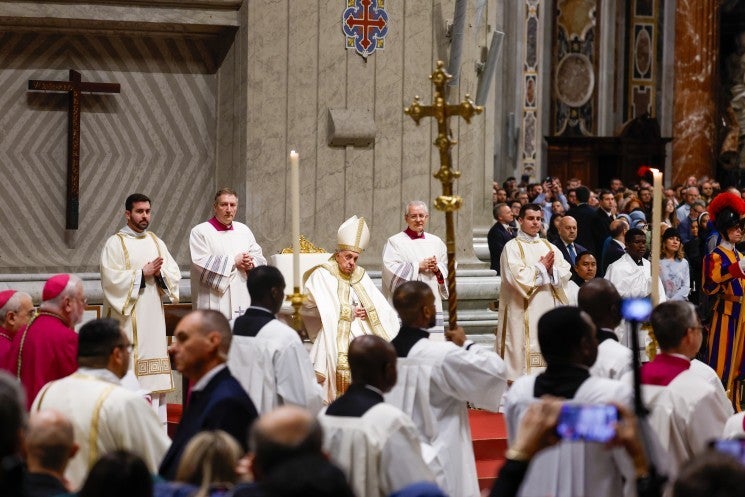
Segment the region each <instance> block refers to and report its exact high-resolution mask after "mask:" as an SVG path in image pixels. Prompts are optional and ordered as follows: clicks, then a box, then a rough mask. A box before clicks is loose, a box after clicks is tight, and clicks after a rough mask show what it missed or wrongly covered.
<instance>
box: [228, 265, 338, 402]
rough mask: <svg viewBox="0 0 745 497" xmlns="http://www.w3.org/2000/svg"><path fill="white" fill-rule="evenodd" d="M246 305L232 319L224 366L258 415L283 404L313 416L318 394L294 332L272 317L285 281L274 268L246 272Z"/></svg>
mask: <svg viewBox="0 0 745 497" xmlns="http://www.w3.org/2000/svg"><path fill="white" fill-rule="evenodd" d="M247 286H248V293H249V294H250V295H251V307H249V308H248V310H247V311H246V313H245V314H244V315H243V316H240V317H239V318H238V319H236V320H235V324H234V325H233V340H232V341H231V342H230V352H229V353H228V366H229V367H230V371H231V372H232V373H233V376H234V377H235V379H237V380H238V381H239V382H240V384H241V386H242V387H243V388H244V390H246V392H247V393H248V396H249V397H251V400H252V401H253V402H254V405H255V406H256V410H257V411H258V412H259V414H263V413H266V412H269V411H271V410H273V409H276V408H277V407H279V406H281V405H284V404H295V405H298V406H301V407H305V408H306V409H308V410H309V411H310V412H311V413H313V415H314V416H315V415H316V414H318V411H320V410H321V407H322V405H323V391H322V390H321V386H320V385H319V384H318V382H317V381H316V375H315V373H314V372H313V364H311V362H310V356H309V355H308V351H307V350H306V349H305V346H304V345H303V342H302V340H300V336H299V335H298V333H297V332H296V331H295V330H293V329H292V328H290V327H289V326H287V325H286V324H284V323H283V322H282V321H280V320H278V319H276V318H275V315H276V314H277V313H278V312H279V310H280V308H281V307H282V302H283V301H284V297H285V294H284V291H285V280H284V278H283V277H282V273H281V272H280V271H279V269H277V268H276V267H274V266H259V267H257V268H254V269H253V270H252V271H251V272H249V273H248V281H247Z"/></svg>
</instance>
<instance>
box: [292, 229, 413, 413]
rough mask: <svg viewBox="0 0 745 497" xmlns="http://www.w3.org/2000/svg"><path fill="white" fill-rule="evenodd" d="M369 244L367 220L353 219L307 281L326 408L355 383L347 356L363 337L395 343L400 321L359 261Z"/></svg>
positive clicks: (306, 311) (308, 318)
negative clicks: (350, 347)
mask: <svg viewBox="0 0 745 497" xmlns="http://www.w3.org/2000/svg"><path fill="white" fill-rule="evenodd" d="M369 241H370V229H369V228H368V227H367V223H365V219H364V218H358V217H357V216H352V217H351V218H349V219H347V220H346V221H344V223H343V224H342V225H341V227H339V231H338V233H337V242H338V248H337V250H336V252H334V254H333V255H332V256H331V258H330V259H329V261H328V262H327V263H325V264H321V265H319V266H316V267H314V268H312V269H311V270H309V271H307V272H306V273H305V275H304V280H305V290H306V293H307V294H308V299H307V300H306V301H305V303H304V304H303V318H304V321H305V325H306V327H307V328H308V334H309V335H310V336H311V337H313V336H315V337H316V338H315V341H314V343H313V348H312V349H311V351H310V357H311V361H312V362H313V368H314V369H315V372H316V376H317V378H318V381H319V383H321V384H322V385H323V390H324V402H325V403H329V402H332V401H333V400H334V399H336V398H337V397H338V396H339V395H341V394H343V393H344V392H345V391H346V389H347V387H348V386H349V384H350V382H351V375H350V371H349V362H348V361H347V350H348V348H349V342H351V341H352V340H353V339H354V338H355V337H358V336H360V335H377V336H379V337H381V338H383V339H385V340H391V339H392V338H393V337H394V336H396V333H397V332H398V327H399V326H398V315H397V314H396V311H394V310H393V308H392V307H391V306H390V304H389V303H388V301H387V300H386V299H385V297H384V296H383V294H382V293H380V290H378V289H377V287H376V286H375V284H374V283H373V282H372V280H371V279H370V277H369V276H368V275H367V272H365V270H364V269H363V268H362V267H360V266H358V265H357V258H358V257H359V255H360V253H361V252H362V251H363V250H364V249H365V247H367V244H368V242H369Z"/></svg>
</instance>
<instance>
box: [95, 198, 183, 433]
mask: <svg viewBox="0 0 745 497" xmlns="http://www.w3.org/2000/svg"><path fill="white" fill-rule="evenodd" d="M143 206H147V211H148V218H147V220H146V221H144V220H142V219H139V220H138V219H136V217H137V215H138V211H139V210H142V209H141V208H143ZM149 206H150V202H149V201H135V202H134V205H133V207H132V208H131V210H128V211H125V215H126V216H128V221H127V226H125V227H124V228H122V229H121V230H119V232H118V233H117V234H116V235H113V236H111V237H109V239H108V240H106V244H105V245H104V248H103V251H102V252H101V286H102V287H103V293H104V307H103V316H104V317H111V318H114V319H116V320H118V321H119V323H120V325H121V327H122V329H123V330H124V331H125V332H126V334H127V337H128V338H129V340H130V341H131V342H132V343H133V344H134V350H133V355H132V363H131V364H130V368H133V370H134V374H135V375H136V377H137V380H138V382H139V385H140V387H141V388H142V389H143V390H145V391H147V392H151V393H152V394H153V405H154V406H156V407H158V405H159V404H163V408H162V409H161V411H163V412H162V413H161V415H162V416H161V417H162V418H163V420H164V421H165V410H164V404H165V403H164V400H165V393H166V392H169V391H171V390H173V388H174V387H173V380H172V378H171V362H170V360H169V358H168V350H167V348H168V345H167V342H166V323H165V315H164V313H163V301H164V300H165V301H166V302H168V303H174V304H175V303H178V301H179V287H178V283H179V280H181V270H180V269H179V267H178V264H176V261H175V260H174V259H173V257H172V256H171V254H170V252H168V248H167V247H166V245H165V243H163V241H162V240H160V239H159V238H158V237H157V236H155V234H154V233H153V232H151V231H148V230H147V229H146V228H147V226H148V223H149V209H150V207H149ZM143 215H144V214H143ZM138 221H139V222H138ZM159 258H160V259H162V265H161V266H160V269H159V271H158V272H156V273H155V274H154V275H152V276H145V272H144V271H145V267H146V266H147V265H148V264H149V263H151V261H154V260H156V259H159Z"/></svg>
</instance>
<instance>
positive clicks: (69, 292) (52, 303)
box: [40, 274, 83, 308]
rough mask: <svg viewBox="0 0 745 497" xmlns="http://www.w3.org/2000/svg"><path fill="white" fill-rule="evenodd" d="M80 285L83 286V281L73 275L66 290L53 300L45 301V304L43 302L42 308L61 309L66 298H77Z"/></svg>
mask: <svg viewBox="0 0 745 497" xmlns="http://www.w3.org/2000/svg"><path fill="white" fill-rule="evenodd" d="M78 283H80V284H82V283H83V280H81V279H80V278H78V277H77V276H75V275H74V274H71V275H70V280H69V281H68V282H67V285H65V288H64V289H63V290H62V291H61V292H60V294H59V295H57V296H56V297H54V298H53V299H49V300H45V301H44V302H42V303H41V306H40V308H49V307H52V308H59V306H60V305H62V301H63V300H65V298H67V297H71V296H75V293H76V292H75V290H76V288H77V286H78Z"/></svg>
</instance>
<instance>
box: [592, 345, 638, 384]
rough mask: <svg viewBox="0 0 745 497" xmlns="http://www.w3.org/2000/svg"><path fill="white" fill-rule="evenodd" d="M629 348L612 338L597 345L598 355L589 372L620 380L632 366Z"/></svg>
mask: <svg viewBox="0 0 745 497" xmlns="http://www.w3.org/2000/svg"><path fill="white" fill-rule="evenodd" d="M632 362H633V359H632V357H631V349H630V348H628V347H626V346H624V345H621V344H620V343H618V342H617V341H615V340H613V339H610V338H609V339H606V340H603V341H602V342H600V345H598V357H597V359H596V360H595V364H593V365H592V367H591V368H590V374H591V375H593V376H599V377H601V378H610V379H611V380H620V379H621V378H623V376H624V375H625V374H626V373H628V372H629V371H631V369H632V368H633V364H632Z"/></svg>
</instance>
